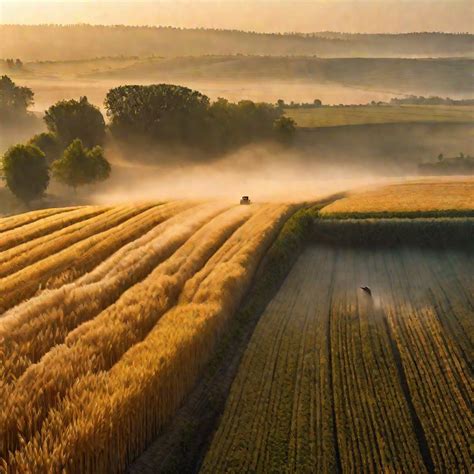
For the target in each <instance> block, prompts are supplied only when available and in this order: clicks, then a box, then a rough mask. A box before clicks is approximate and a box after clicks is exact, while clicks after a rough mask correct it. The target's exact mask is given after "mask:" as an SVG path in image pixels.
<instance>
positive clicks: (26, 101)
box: [0, 76, 34, 121]
mask: <svg viewBox="0 0 474 474" xmlns="http://www.w3.org/2000/svg"><path fill="white" fill-rule="evenodd" d="M33 97H34V93H33V91H32V90H31V89H29V88H28V87H20V86H17V85H16V84H15V83H14V82H13V81H12V80H11V79H10V78H9V77H8V76H2V77H1V78H0V119H1V120H10V121H11V120H18V119H23V118H24V117H25V116H26V115H27V110H28V107H29V106H31V105H32V104H33Z"/></svg>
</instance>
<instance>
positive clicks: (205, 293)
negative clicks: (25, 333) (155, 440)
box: [10, 206, 290, 472]
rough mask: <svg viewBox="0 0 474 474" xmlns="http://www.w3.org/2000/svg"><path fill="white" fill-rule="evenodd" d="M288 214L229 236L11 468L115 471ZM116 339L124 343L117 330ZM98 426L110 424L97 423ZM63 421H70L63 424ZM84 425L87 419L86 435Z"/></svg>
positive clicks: (166, 413) (169, 406)
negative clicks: (166, 308) (142, 332)
mask: <svg viewBox="0 0 474 474" xmlns="http://www.w3.org/2000/svg"><path fill="white" fill-rule="evenodd" d="M289 212H290V207H289V206H266V207H264V208H262V209H261V210H260V211H258V212H256V214H255V215H254V216H252V217H251V218H250V219H249V220H248V221H247V222H246V223H244V224H243V225H242V226H241V227H240V228H239V229H238V230H237V231H235V232H234V233H233V234H232V236H230V238H228V240H227V241H226V242H225V243H224V244H223V246H222V247H221V248H220V249H219V250H218V251H217V252H216V253H215V254H214V256H213V257H211V258H210V259H209V260H208V261H207V262H206V263H205V265H204V267H203V268H202V269H201V270H200V271H198V272H197V274H196V275H195V277H192V278H190V280H188V282H189V286H188V288H186V286H187V284H185V285H184V289H183V291H182V292H181V296H180V297H179V299H178V304H177V306H176V307H175V308H172V309H170V310H169V311H168V312H166V313H165V314H164V315H163V316H162V317H161V319H160V320H159V321H158V323H157V324H156V325H155V326H154V327H153V329H152V330H151V331H150V332H149V333H148V335H146V337H145V338H144V339H143V341H141V342H137V343H135V344H134V345H133V346H132V347H130V349H128V350H127V351H126V352H125V353H124V355H123V356H122V357H121V358H120V360H118V362H117V363H115V365H113V366H112V367H111V368H110V370H108V371H106V372H98V373H96V374H90V373H89V374H86V375H85V376H84V377H80V378H79V379H78V380H77V381H76V382H75V383H74V385H73V386H72V387H71V389H70V390H69V391H68V393H67V396H66V397H65V398H64V399H63V400H62V401H61V403H60V404H59V405H58V407H57V409H56V410H51V411H50V413H49V416H48V418H47V419H46V421H45V422H44V424H43V427H42V429H41V431H39V432H38V433H37V434H36V435H34V437H33V438H32V439H31V440H30V441H29V442H28V443H27V444H25V445H24V446H23V447H22V448H21V449H20V450H18V451H17V452H16V453H15V454H14V455H13V457H12V459H11V462H10V466H11V469H12V470H15V469H18V470H21V469H24V470H26V471H25V472H27V469H28V466H31V465H35V466H38V468H39V469H44V470H46V471H51V470H52V471H55V470H57V469H58V467H59V466H65V465H67V466H68V469H70V470H72V471H74V472H75V471H81V472H97V471H109V472H115V471H117V470H119V466H123V465H124V463H126V462H129V461H130V460H131V459H133V458H134V457H135V456H136V454H138V453H139V452H140V451H141V450H142V449H143V447H144V445H145V444H146V443H147V442H149V441H150V439H151V438H152V437H153V436H154V435H156V433H157V431H158V430H159V429H160V428H161V427H162V426H163V424H164V423H165V422H166V421H167V420H169V418H170V416H171V415H172V414H173V413H174V411H175V410H176V409H177V407H178V406H179V404H180V402H181V400H182V398H183V396H184V395H185V394H186V393H187V392H188V391H189V389H190V388H191V387H192V385H193V384H194V382H195V380H196V378H197V376H198V374H199V372H200V370H201V368H202V367H203V364H204V363H205V362H206V360H207V359H208V357H209V355H210V353H211V351H212V347H213V341H214V340H215V338H216V337H217V335H218V333H219V332H220V330H222V328H223V326H224V324H225V321H226V319H227V318H228V317H230V316H231V314H232V313H233V311H235V309H236V307H237V306H238V304H239V302H240V299H241V298H242V296H243V294H244V293H245V291H246V290H247V288H248V286H249V284H250V281H251V278H252V276H253V274H254V272H255V269H256V266H257V264H258V262H259V261H260V259H261V257H262V255H263V253H264V252H265V250H266V248H267V247H268V245H269V244H270V243H271V241H272V240H273V238H274V236H275V234H276V232H277V231H278V229H279V228H280V227H281V225H282V223H283V221H284V220H285V218H286V217H287V216H288V213H289ZM234 247H237V250H234ZM231 250H232V251H231ZM218 254H220V255H218ZM216 255H218V256H217V257H216ZM225 256H227V257H228V258H226V257H225ZM222 257H223V258H222ZM209 266H212V270H211V271H209V268H208V267H209ZM202 274H204V275H206V276H205V277H204V278H202ZM195 278H196V280H197V281H198V282H199V284H197V285H196V284H195V283H193V280H194V279H195ZM145 281H146V280H145ZM150 299H153V300H155V299H156V298H155V296H154V294H153V293H151V294H149V295H148V296H147V295H146V294H143V295H142V298H140V303H139V304H140V305H142V304H145V302H147V303H146V304H150V303H148V301H149V300H150ZM140 314H141V313H140V312H137V311H134V313H133V317H132V318H130V317H129V318H128V319H127V318H124V319H125V321H124V322H126V320H130V319H135V318H138V319H139V318H140ZM119 316H120V315H118V317H119ZM119 319H120V318H119ZM145 325H146V323H145ZM150 329H151V328H150ZM119 332H120V331H119ZM122 337H126V338H128V337H131V336H130V335H129V334H128V331H122ZM81 339H82V337H81V338H79V340H81ZM113 347H116V345H114V346H113ZM112 350H114V349H112ZM63 365H64V364H63ZM178 368H179V370H177V369H178ZM58 380H60V378H59V379H58ZM119 387H121V389H120V390H119ZM101 419H103V420H105V419H108V420H110V421H111V422H110V423H99V424H98V423H97V421H98V420H101ZM66 420H70V421H73V420H74V421H73V422H72V423H66V425H64V424H63V423H64V422H66ZM90 420H94V425H95V429H94V430H93V431H94V433H92V432H91V429H90V428H91V425H90ZM91 435H92V436H93V437H94V439H95V440H98V439H101V440H102V442H101V445H102V446H103V450H101V453H100V455H99V453H98V451H97V450H96V449H93V448H92V447H93V446H94V445H95V441H94V440H92V439H91V438H89V436H91ZM84 436H87V437H88V439H90V441H91V443H90V444H88V445H89V446H90V447H91V448H92V449H90V450H84V449H78V448H79V445H81V446H84V444H83V441H82V440H84V439H85V438H84ZM58 447H59V449H58ZM65 463H66V464H65Z"/></svg>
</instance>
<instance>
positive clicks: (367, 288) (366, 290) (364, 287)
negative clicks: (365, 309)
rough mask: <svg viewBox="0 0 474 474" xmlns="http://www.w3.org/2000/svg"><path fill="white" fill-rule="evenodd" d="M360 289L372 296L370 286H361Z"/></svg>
mask: <svg viewBox="0 0 474 474" xmlns="http://www.w3.org/2000/svg"><path fill="white" fill-rule="evenodd" d="M360 289H361V290H362V291H365V292H366V293H367V294H368V295H370V296H372V290H371V289H370V288H369V287H368V286H361V287H360Z"/></svg>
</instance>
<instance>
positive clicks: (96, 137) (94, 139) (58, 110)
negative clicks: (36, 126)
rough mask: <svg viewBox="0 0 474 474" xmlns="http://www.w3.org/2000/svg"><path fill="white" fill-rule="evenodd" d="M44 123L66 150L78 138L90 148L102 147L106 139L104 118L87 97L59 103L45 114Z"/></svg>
mask: <svg viewBox="0 0 474 474" xmlns="http://www.w3.org/2000/svg"><path fill="white" fill-rule="evenodd" d="M44 121H45V122H46V125H47V127H48V130H49V131H50V132H51V133H53V134H55V135H56V136H57V137H58V139H59V141H60V142H61V144H62V146H63V147H64V148H65V147H67V146H68V145H69V144H70V143H72V141H73V140H75V139H76V138H79V139H80V140H81V141H82V143H83V144H84V146H86V147H88V148H90V147H94V146H96V145H102V144H103V142H104V139H105V121H104V117H103V116H102V113H101V112H100V110H99V109H98V108H97V107H95V106H94V105H92V104H91V103H90V102H89V101H88V100H87V97H81V98H80V99H79V100H74V99H71V100H61V101H60V102H57V103H56V104H54V105H52V106H51V107H50V108H49V109H48V110H47V111H46V112H45V115H44Z"/></svg>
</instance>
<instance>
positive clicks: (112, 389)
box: [0, 202, 294, 473]
mask: <svg viewBox="0 0 474 474" xmlns="http://www.w3.org/2000/svg"><path fill="white" fill-rule="evenodd" d="M293 209H294V208H293V206H290V205H286V204H268V205H265V204H260V205H258V204H254V205H252V206H235V205H228V204H216V203H195V202H168V203H164V204H143V205H125V206H113V207H101V206H87V207H80V208H74V209H60V210H59V209H58V210H55V211H37V212H32V213H28V214H25V215H19V216H17V217H9V218H4V219H1V220H0V250H1V251H0V288H1V293H0V343H1V348H2V349H1V351H0V406H1V407H2V410H1V411H0V457H1V459H2V464H1V466H2V467H1V469H2V470H4V471H5V472H9V473H10V472H12V473H13V472H14V473H29V472H31V473H33V472H34V473H38V472H41V473H53V472H76V473H83V472H91V473H92V472H120V471H123V469H124V467H125V466H126V465H127V464H128V463H129V462H130V461H131V460H133V459H134V458H136V456H137V455H138V454H140V453H141V452H142V451H143V450H144V448H145V447H146V446H147V444H148V443H149V442H150V441H151V440H152V439H153V438H154V437H155V436H156V434H157V433H158V432H159V431H160V430H161V429H162V427H163V426H164V424H166V423H167V422H168V421H169V419H170V418H171V417H172V416H173V414H174V413H175V411H176V410H177V408H178V407H179V405H180V404H181V402H182V400H183V398H184V397H185V396H186V394H187V393H188V392H189V390H190V388H192V386H193V384H194V383H195V381H196V380H197V378H198V377H199V375H200V372H201V370H202V368H203V366H204V364H205V363H206V361H207V360H208V358H209V357H210V355H211V353H212V349H213V344H214V343H215V341H216V339H217V338H218V336H219V334H220V332H222V331H223V330H225V326H226V321H227V320H228V319H229V318H230V317H231V316H232V314H233V313H234V311H235V310H236V308H237V307H238V306H239V303H240V301H241V299H242V297H243V295H244V293H245V292H246V291H247V289H248V287H249V285H250V282H251V280H252V277H253V275H254V273H255V270H256V268H257V265H258V264H259V262H260V260H261V258H262V256H263V255H264V253H265V252H266V250H267V248H268V246H269V245H270V244H271V242H272V241H273V240H274V238H275V236H276V235H277V233H278V231H279V229H280V228H281V226H282V225H283V223H284V222H285V220H286V219H287V218H288V216H289V215H290V214H291V212H292V211H293Z"/></svg>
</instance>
